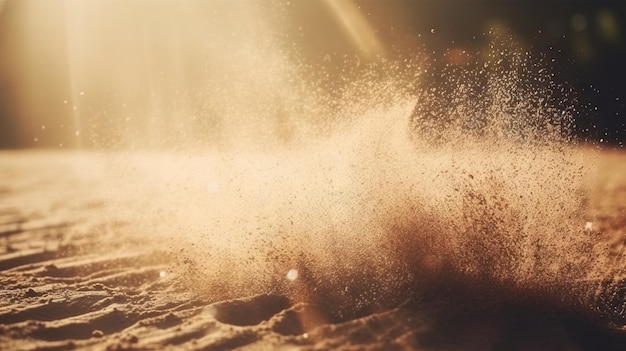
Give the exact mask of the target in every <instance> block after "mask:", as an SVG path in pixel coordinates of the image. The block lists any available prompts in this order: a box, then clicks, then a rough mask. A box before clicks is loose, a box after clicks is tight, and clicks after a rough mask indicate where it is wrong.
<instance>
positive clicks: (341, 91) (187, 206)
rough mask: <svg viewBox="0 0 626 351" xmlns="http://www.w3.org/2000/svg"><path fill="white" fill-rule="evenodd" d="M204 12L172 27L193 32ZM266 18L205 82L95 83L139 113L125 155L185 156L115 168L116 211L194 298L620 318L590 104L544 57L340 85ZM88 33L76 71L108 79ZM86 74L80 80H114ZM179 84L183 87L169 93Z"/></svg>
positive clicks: (385, 69) (502, 50) (201, 77)
mask: <svg viewBox="0 0 626 351" xmlns="http://www.w3.org/2000/svg"><path fill="white" fill-rule="evenodd" d="M206 6H209V7H210V6H213V5H206ZM78 10H80V8H78ZM83 10H85V9H83ZM86 10H89V8H87V9H86ZM214 10H215V11H218V10H220V11H221V8H215V9H214ZM245 10H246V11H248V9H247V8H246V9H245ZM246 11H244V7H243V6H242V10H241V12H236V13H237V14H240V15H242V16H243V14H249V12H246ZM218 12H219V11H218ZM111 13H117V12H114V11H113V12H111ZM194 14H195V13H194V12H193V11H190V12H185V14H184V15H185V16H187V17H180V19H179V20H174V19H172V22H171V23H170V22H168V23H170V24H171V25H172V26H174V25H176V26H174V28H179V29H180V28H185V26H182V25H181V24H183V23H184V21H183V20H182V19H189V18H195V17H189V16H191V15H194ZM221 14H222V12H219V15H220V16H221ZM253 14H256V13H253ZM70 15H71V13H69V15H68V16H69V18H74V17H75V18H76V19H78V18H83V17H82V16H74V17H72V16H70ZM111 16H112V15H111ZM180 16H183V15H182V14H181V15H180ZM194 16H195V15H194ZM218 17H219V16H218ZM140 18H143V17H140ZM155 18H160V17H155ZM177 18H178V17H177ZM237 18H239V17H237ZM259 18H263V17H262V16H261V15H254V16H252V15H251V17H246V16H244V17H242V18H241V19H242V20H241V21H234V22H233V23H245V24H246V25H245V26H239V25H232V24H229V23H231V22H229V21H228V20H226V19H225V20H224V21H223V22H224V23H221V22H219V21H218V22H216V23H217V24H216V25H215V28H213V27H211V29H213V30H215V33H222V32H226V31H220V29H224V28H226V29H228V31H229V32H232V33H234V34H233V35H234V36H235V37H236V39H238V40H231V38H230V37H228V36H220V35H217V34H216V37H215V38H213V40H211V41H210V42H207V43H205V44H204V46H202V48H205V49H203V50H200V49H198V50H199V51H201V53H202V54H203V55H197V56H193V57H196V58H197V59H198V61H199V62H200V61H201V62H204V61H203V60H204V59H205V58H207V62H208V63H206V62H205V63H203V65H204V67H206V70H203V71H202V72H201V73H202V74H200V73H199V74H191V73H194V72H191V73H190V74H188V75H186V76H185V77H188V78H189V81H183V82H182V83H181V82H179V83H176V82H177V81H175V80H171V79H173V78H175V77H179V74H178V72H179V69H182V67H186V66H184V65H180V66H179V65H174V66H172V67H170V65H165V63H163V65H161V66H159V67H157V68H159V70H150V69H145V70H142V69H143V68H145V65H144V63H143V62H144V61H143V60H140V59H141V58H143V59H147V58H148V57H151V56H152V55H153V54H155V53H156V52H157V51H158V50H157V49H159V48H160V46H154V47H153V46H146V47H145V48H144V51H145V53H144V55H137V56H132V57H130V58H134V60H130V61H128V62H130V63H132V65H130V66H128V62H127V60H125V61H124V62H113V63H112V65H113V66H112V67H114V68H115V70H114V72H112V73H116V74H109V75H107V76H106V77H104V78H102V79H104V80H102V79H100V80H99V81H104V82H107V83H109V84H105V85H107V86H108V87H112V89H113V90H114V91H115V92H116V94H118V95H121V97H120V96H118V95H116V96H115V99H119V100H120V101H127V100H128V101H131V102H133V101H139V103H137V104H132V103H129V105H126V103H124V104H122V105H121V106H122V107H124V110H123V111H122V110H120V111H121V112H120V111H116V110H112V112H110V113H109V115H110V116H116V118H123V117H125V119H124V123H131V124H132V123H135V124H133V125H132V126H131V128H125V127H123V126H126V124H118V125H117V128H119V129H121V130H122V131H121V132H120V133H118V134H116V135H117V137H118V139H121V140H124V143H122V144H123V145H130V146H131V149H133V148H135V146H134V145H136V144H140V143H141V142H142V140H143V139H149V140H148V141H147V144H148V145H149V146H153V143H154V142H155V140H156V141H159V140H163V137H166V136H167V137H171V139H172V140H171V143H168V142H165V143H164V144H163V145H165V146H169V145H172V144H173V145H176V147H175V148H173V149H176V150H177V151H171V152H169V153H164V152H162V151H159V152H154V153H148V152H142V153H139V154H137V153H130V152H129V153H125V154H119V155H117V156H116V157H119V158H120V159H121V161H122V162H121V163H120V164H122V165H127V166H121V167H120V169H119V172H118V173H117V175H116V179H117V180H119V181H116V179H112V180H111V184H112V185H114V186H115V187H116V188H115V190H114V192H113V194H114V197H115V198H117V199H122V198H125V199H126V200H123V201H126V203H122V204H121V205H120V208H121V209H122V210H121V211H117V212H116V215H117V216H119V215H120V214H121V213H126V214H127V216H128V218H127V220H128V221H132V222H133V223H139V222H141V223H139V224H138V225H139V227H138V229H139V230H140V231H141V232H144V233H150V238H151V239H152V240H153V241H157V242H158V243H157V244H158V245H163V244H164V243H167V244H168V245H169V247H171V248H172V251H173V252H174V255H175V257H177V258H178V260H179V264H178V268H177V272H176V274H175V275H174V276H177V277H178V279H180V282H181V284H184V285H186V286H187V287H189V288H192V289H193V290H194V291H195V292H196V293H197V294H200V295H203V296H208V297H209V298H210V299H212V300H214V301H218V300H224V299H230V298H236V297H241V296H249V295H255V294H260V293H276V294H284V295H287V296H289V297H290V298H291V299H292V300H293V301H294V302H295V301H311V302H317V303H319V305H323V306H325V308H326V309H328V310H329V311H332V312H333V314H335V316H336V317H337V318H343V317H349V316H354V315H357V314H362V313H367V312H371V311H376V310H379V309H382V308H388V307H391V306H396V305H398V304H400V303H403V302H404V301H406V300H407V299H415V298H416V297H417V298H419V297H420V296H422V297H423V296H426V295H428V294H434V295H436V294H438V293H440V292H441V291H443V290H446V288H448V289H447V290H452V293H451V294H449V295H452V298H456V299H459V300H463V299H464V298H466V297H467V294H468V292H473V293H470V294H475V295H479V296H483V297H484V299H485V300H494V299H496V300H497V299H500V300H506V299H514V300H515V299H541V300H545V301H547V303H550V304H559V305H564V306H569V307H572V308H578V309H584V310H586V311H588V312H590V313H596V314H598V313H599V314H603V315H604V314H607V315H609V316H610V317H611V318H621V317H623V316H624V313H623V311H622V310H619V309H618V310H613V311H610V309H611V308H613V307H614V304H613V303H612V302H611V301H612V299H614V298H613V297H614V296H617V295H616V294H614V291H613V290H611V289H612V288H610V286H612V285H611V283H607V281H608V280H610V278H611V277H613V276H614V273H615V272H614V271H611V272H608V271H607V267H608V266H610V265H609V262H610V257H609V255H608V253H607V250H606V249H605V248H604V247H602V245H598V244H597V243H598V242H599V240H598V237H597V233H595V232H593V231H592V230H587V229H586V228H585V223H586V222H587V220H588V219H587V218H586V217H585V216H586V213H585V207H584V205H585V195H584V182H585V181H586V174H585V172H586V171H585V168H584V167H583V166H585V164H584V163H583V162H582V160H581V159H580V157H579V156H578V155H577V154H576V150H575V145H574V143H573V142H572V141H571V140H570V136H569V129H570V123H571V116H572V113H573V112H574V111H573V109H572V106H574V105H575V104H574V102H573V101H571V100H569V99H568V96H569V93H568V92H567V91H566V90H564V89H562V88H561V87H559V86H556V85H554V83H552V82H553V79H552V78H553V77H552V76H551V74H550V73H549V71H548V70H546V67H545V65H544V64H543V63H542V62H541V59H540V58H539V59H538V58H533V57H531V55H529V54H527V53H525V51H524V49H523V48H521V47H519V46H518V45H517V44H516V42H515V41H514V40H511V39H510V38H508V37H506V36H505V35H502V33H499V34H498V33H497V31H496V32H494V37H493V38H491V41H490V42H491V44H490V45H489V46H487V47H485V49H484V52H482V53H480V52H477V53H475V55H474V56H473V57H471V59H470V60H468V61H459V63H458V64H456V65H447V64H446V65H444V64H437V63H435V62H433V61H429V60H428V59H427V55H424V58H423V59H420V60H416V59H408V60H403V59H398V60H390V59H386V60H385V59H381V60H379V61H377V62H372V63H370V64H367V65H366V64H363V63H360V62H359V61H353V60H351V59H349V58H346V60H345V62H340V63H338V66H339V68H337V67H334V69H333V71H332V73H333V74H330V73H329V72H328V71H324V70H323V69H322V70H319V69H316V68H312V67H308V66H307V65H305V64H303V63H302V62H301V61H300V60H299V59H298V57H297V55H295V54H293V52H291V51H289V50H285V48H284V47H281V45H280V43H278V44H277V40H276V38H275V37H274V36H272V33H268V27H271V26H265V24H264V23H259V22H262V21H258V19H259ZM71 23H74V22H71ZM129 23H131V22H129ZM142 23H143V22H142ZM198 23H199V22H198ZM220 23H221V24H220ZM149 24H150V23H147V24H146V26H148V25H149ZM178 25H180V26H178ZM220 26H222V27H220ZM130 27H132V26H130ZM148 27H149V26H148ZM132 28H134V27H132ZM159 28H160V27H159ZM180 30H182V29H180ZM198 32H201V31H198ZM72 33H88V32H87V31H73V32H72ZM75 39H76V40H74V41H72V42H70V44H74V45H69V51H70V53H71V54H72V55H71V57H73V58H74V59H75V60H77V61H79V62H90V63H92V64H93V65H97V63H98V62H100V61H97V60H92V59H90V58H89V57H87V58H83V56H85V55H87V54H90V55H91V54H93V53H94V52H97V51H94V50H92V48H91V46H90V45H92V44H91V43H95V42H97V41H92V40H78V39H81V38H75ZM148 43H152V42H151V41H148ZM168 43H170V42H168ZM175 43H178V42H177V41H171V43H170V44H171V45H174V44H175ZM79 44H80V45H79ZM193 47H194V48H196V46H193ZM130 52H131V53H132V52H134V51H132V50H130ZM168 52H169V51H168ZM172 52H178V51H176V50H172ZM158 57H160V56H158ZM159 62H160V61H157V63H159ZM163 62H167V63H169V62H178V61H176V60H174V61H172V60H169V59H168V60H165V59H163ZM359 63H360V64H359ZM335 66H337V65H335ZM73 67H74V66H73ZM128 67H130V69H128ZM342 67H343V68H342ZM79 68H80V67H79ZM79 68H76V69H75V70H74V71H73V75H74V76H75V80H76V84H77V86H78V85H80V84H78V83H81V82H82V83H85V84H87V82H89V81H91V80H92V77H91V76H89V74H88V73H90V74H95V73H96V72H100V70H99V69H94V68H93V67H89V69H84V70H83V69H79ZM140 68H142V69H140ZM148 68H149V67H148ZM157 71H159V72H165V74H163V75H153V74H152V73H155V72H157ZM141 72H145V77H144V75H142V74H143V73H141ZM170 73H172V74H170ZM135 77H136V79H135ZM159 77H160V78H159ZM157 78H158V79H157ZM192 78H193V79H192ZM129 82H136V83H142V82H148V84H147V85H146V86H147V87H149V91H147V92H146V93H145V94H144V95H145V98H142V99H134V100H133V99H132V97H133V94H134V93H135V91H134V90H135V89H134V88H133V86H134V85H133V84H130V83H129ZM159 82H160V83H159ZM174 83H176V84H174ZM192 83H193V84H192ZM205 83H206V84H205ZM85 84H83V85H85ZM178 86H180V87H185V89H187V90H181V91H178V90H175V91H170V90H172V89H174V88H176V87H178ZM189 86H192V87H196V88H197V91H193V90H191V88H187V87H189ZM118 88H119V89H118ZM139 92H141V89H139ZM180 94H182V95H184V96H183V98H181V97H180V96H181V95H180ZM80 96H82V95H80ZM142 96H143V95H142ZM77 100H78V98H77ZM81 101H82V100H81ZM145 101H148V103H144V102H145ZM76 106H77V109H76V110H77V111H78V112H80V111H84V110H87V108H86V107H87V106H83V105H80V104H78V103H77V105H76ZM128 110H131V111H130V112H124V111H128ZM78 112H77V113H78ZM105 112H106V111H105ZM103 113H104V112H103ZM165 115H167V116H169V117H170V118H174V117H176V118H178V117H180V119H176V118H174V119H176V120H179V121H183V122H189V123H182V122H181V123H180V125H179V124H176V125H172V124H171V123H167V121H169V120H170V119H164V118H159V116H165ZM137 116H139V117H140V118H141V119H138V118H137ZM197 116H200V117H199V118H196V117H197ZM78 117H80V116H77V118H78ZM105 117H106V118H105ZM94 118H95V117H94ZM103 119H104V120H106V121H108V120H109V119H110V118H108V117H107V115H103ZM145 119H149V121H146V120H145ZM86 125H93V126H98V125H99V124H97V123H86ZM120 126H122V127H120ZM96 129H97V132H101V129H102V128H96ZM193 130H195V131H193ZM85 134H86V135H90V136H94V135H96V134H95V132H94V133H87V132H86V133H85ZM113 134H115V133H113ZM172 135H174V136H173V137H172ZM142 138H143V139H142ZM96 139H97V138H96ZM165 139H166V141H167V138H165ZM181 140H185V141H187V142H189V143H190V144H191V147H189V148H186V147H182V146H181ZM190 141H193V142H190ZM93 144H95V145H96V144H97V145H103V144H106V141H105V142H103V141H102V140H96V141H94V142H93ZM163 145H158V146H159V147H157V149H161V150H162V148H163ZM206 145H209V146H210V147H209V149H210V150H209V151H207V150H206V148H204V147H203V146H206ZM128 165H130V166H128ZM125 194H127V195H128V196H124V195H125ZM119 201H122V200H119ZM142 218H143V219H145V221H141V219H142ZM161 234H162V235H161ZM168 239H169V240H168ZM615 270H619V269H618V268H615ZM442 287H443V290H442ZM604 297H608V300H607V298H604ZM446 301H447V302H449V301H450V300H449V299H448V300H446ZM588 306H596V307H598V308H600V310H599V311H595V310H593V308H595V307H588ZM619 306H622V305H619ZM619 306H618V307H619ZM607 307H608V308H607Z"/></svg>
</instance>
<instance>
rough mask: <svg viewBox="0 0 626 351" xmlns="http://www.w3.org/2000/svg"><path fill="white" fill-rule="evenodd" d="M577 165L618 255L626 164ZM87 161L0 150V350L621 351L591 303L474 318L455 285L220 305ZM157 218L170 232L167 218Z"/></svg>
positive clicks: (487, 307)
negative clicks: (337, 298)
mask: <svg viewBox="0 0 626 351" xmlns="http://www.w3.org/2000/svg"><path fill="white" fill-rule="evenodd" d="M585 157H596V158H597V159H598V168H597V174H596V175H595V176H594V177H595V179H596V181H595V182H593V183H589V184H593V185H590V188H589V189H590V190H588V191H589V194H588V195H589V196H588V197H589V211H590V216H591V217H590V218H593V221H592V222H591V223H590V224H589V225H590V226H593V230H594V231H597V232H599V233H600V238H601V240H605V241H606V242H607V243H609V244H610V245H611V247H612V250H614V251H615V252H616V253H617V254H618V256H619V254H620V253H621V250H622V248H623V240H624V239H623V238H624V234H626V154H624V153H620V152H613V151H604V152H602V153H601V154H598V153H596V154H595V156H585ZM93 158H94V157H93V155H90V154H80V153H59V152H56V153H55V152H43V151H16V152H9V151H4V152H2V153H0V349H2V350H73V349H90V350H161V349H185V350H231V349H241V350H291V349H302V350H313V349H324V350H326V349H332V350H334V349H344V350H365V349H371V350H394V349H399V350H400V349H414V350H603V349H604V350H607V349H608V350H611V349H612V350H623V349H626V332H622V331H620V326H619V325H615V324H613V325H611V326H610V327H608V325H609V324H610V323H607V322H606V320H602V319H601V318H595V317H594V316H595V315H594V311H593V309H592V308H591V306H589V307H587V306H584V305H583V306H575V307H571V306H573V305H571V304H568V303H563V304H560V303H558V302H554V301H553V300H550V301H552V302H554V303H545V302H544V301H542V300H541V299H535V298H532V297H531V298H527V299H512V301H507V299H503V301H505V302H502V303H500V302H499V303H494V304H481V305H480V306H477V307H475V308H473V307H472V306H471V305H472V304H473V302H472V300H470V299H467V296H470V295H472V294H474V293H475V292H472V293H470V292H467V291H466V290H467V289H466V287H464V286H462V284H461V285H455V284H454V283H451V284H443V285H442V286H444V287H445V288H441V289H435V290H433V291H432V292H431V293H427V294H424V295H423V296H421V298H420V299H416V300H415V301H410V300H409V301H406V302H404V303H400V304H397V305H395V306H394V305H392V306H385V307H384V308H378V309H376V310H371V311H368V310H367V309H361V310H360V312H357V313H354V314H352V315H344V316H341V315H339V316H338V315H336V314H333V313H332V311H329V309H331V308H332V306H331V307H328V306H324V300H323V299H318V300H316V301H306V299H295V298H294V295H291V296H290V295H288V294H280V293H277V292H275V291H267V292H266V293H262V294H256V293H254V294H251V295H247V294H245V292H244V293H242V294H241V296H240V297H239V298H234V299H227V300H220V301H216V300H215V299H214V297H212V296H214V295H210V294H208V295H203V294H202V293H198V289H194V288H193V286H194V284H195V283H194V282H193V281H191V282H190V279H191V278H189V279H187V278H185V277H184V274H185V272H186V271H185V270H181V269H180V267H181V266H182V267H185V262H181V261H184V260H185V257H184V256H181V255H179V254H178V253H177V252H176V250H177V249H174V248H172V246H171V245H169V244H164V241H162V238H163V237H160V236H158V235H156V234H155V235H154V236H151V232H155V233H156V231H158V230H159V229H155V228H159V223H156V224H154V225H155V226H154V227H144V228H143V233H138V229H137V228H136V227H133V226H132V222H133V221H134V215H135V212H132V211H129V212H125V211H124V208H126V207H128V208H130V207H132V208H137V207H142V206H144V201H145V202H146V204H147V203H149V202H150V198H149V197H148V198H134V197H133V198H130V197H128V198H125V199H123V200H120V201H121V202H120V203H117V204H112V203H113V202H114V200H111V199H115V198H117V197H118V196H111V194H112V193H113V194H114V195H115V194H116V192H117V193H118V194H119V192H122V191H123V192H128V191H130V189H119V188H116V186H115V185H113V186H111V185H110V184H117V183H115V182H112V181H114V179H113V180H112V179H111V178H110V177H112V176H111V175H109V174H108V173H106V172H104V171H103V167H104V168H106V167H107V166H106V165H107V162H108V161H107V159H109V158H114V156H111V155H98V156H97V158H98V160H99V162H97V163H93V164H90V163H89V162H91V161H89V160H91V159H93ZM77 160H78V161H79V162H77ZM103 160H104V161H103ZM76 164H81V165H83V166H81V167H76V166H75V165H76ZM85 164H89V165H90V166H85ZM209 188H211V184H209ZM209 190H210V189H209ZM146 194H147V193H146ZM146 196H148V195H146ZM151 196H155V197H158V196H159V195H158V194H152V195H151ZM119 198H123V196H119ZM115 201H117V200H115ZM124 201H127V202H124ZM146 206H147V205H146ZM146 208H148V207H146ZM162 218H163V221H164V222H168V223H169V221H170V218H168V216H167V214H163V215H162ZM164 225H165V224H164ZM169 235H172V234H171V233H170V234H169ZM444 280H445V279H444ZM251 283H253V282H251ZM484 285H485V286H481V285H480V284H477V287H476V288H475V289H476V291H478V294H484V295H490V294H496V295H497V294H500V293H502V294H504V292H501V291H504V290H501V289H500V290H498V289H499V288H494V287H490V286H489V284H488V283H486V284H484ZM207 289H208V288H207ZM251 291H255V290H251ZM507 293H510V292H507ZM513 294H514V292H513ZM620 296H621V295H619V294H618V296H617V297H615V296H613V297H611V298H621V297H620ZM613 307H614V308H619V304H617V305H616V306H613ZM609 308H612V307H611V306H609Z"/></svg>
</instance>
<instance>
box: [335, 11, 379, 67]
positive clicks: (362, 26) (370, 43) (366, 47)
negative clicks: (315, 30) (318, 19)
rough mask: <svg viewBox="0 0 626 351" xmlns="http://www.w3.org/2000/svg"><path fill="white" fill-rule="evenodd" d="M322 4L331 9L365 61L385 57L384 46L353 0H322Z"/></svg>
mask: <svg viewBox="0 0 626 351" xmlns="http://www.w3.org/2000/svg"><path fill="white" fill-rule="evenodd" d="M324 3H326V6H328V7H329V8H330V9H331V13H332V14H333V15H334V16H335V17H336V19H337V20H338V21H339V23H340V24H341V26H342V28H343V29H344V30H345V32H346V33H347V34H348V36H349V37H350V40H351V41H352V44H353V45H354V46H355V47H356V48H357V49H358V50H359V51H360V52H361V53H362V54H363V55H364V56H365V57H366V58H367V59H375V58H377V57H384V56H385V48H384V46H383V45H382V43H381V42H380V40H379V39H378V37H377V35H376V33H375V32H374V29H373V28H372V26H370V24H369V23H368V21H367V19H366V18H365V17H364V16H363V14H362V13H361V11H360V10H359V8H358V6H356V4H355V3H354V1H353V0H324Z"/></svg>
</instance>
